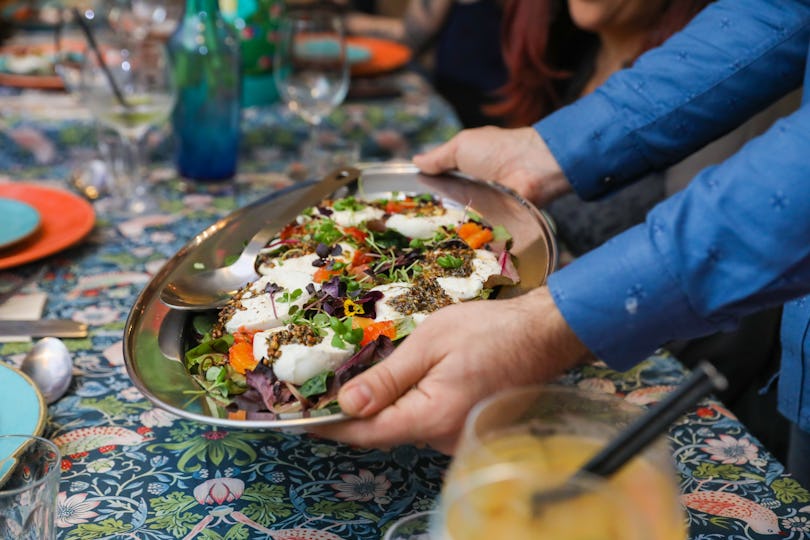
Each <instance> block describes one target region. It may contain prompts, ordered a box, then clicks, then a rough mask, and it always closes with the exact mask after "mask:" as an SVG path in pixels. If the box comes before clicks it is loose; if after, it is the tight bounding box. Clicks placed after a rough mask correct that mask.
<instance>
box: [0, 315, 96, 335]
mask: <svg viewBox="0 0 810 540" xmlns="http://www.w3.org/2000/svg"><path fill="white" fill-rule="evenodd" d="M0 336H31V337H64V338H83V337H87V325H86V324H85V323H80V322H76V321H71V320H69V319H37V320H33V321H22V320H2V319H0Z"/></svg>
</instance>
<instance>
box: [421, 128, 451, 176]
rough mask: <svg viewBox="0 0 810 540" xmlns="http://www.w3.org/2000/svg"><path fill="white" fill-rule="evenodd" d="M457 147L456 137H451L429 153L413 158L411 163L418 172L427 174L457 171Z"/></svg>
mask: <svg viewBox="0 0 810 540" xmlns="http://www.w3.org/2000/svg"><path fill="white" fill-rule="evenodd" d="M457 147H458V144H457V142H456V137H453V138H452V139H450V140H449V141H447V142H446V143H444V144H442V145H440V146H438V147H436V148H434V149H433V150H431V151H430V152H427V153H425V154H417V155H415V156H413V162H414V164H415V165H416V166H417V167H419V170H421V171H422V172H425V173H427V174H439V173H441V172H444V171H450V170H453V169H457V168H458V161H457V160H456V149H457Z"/></svg>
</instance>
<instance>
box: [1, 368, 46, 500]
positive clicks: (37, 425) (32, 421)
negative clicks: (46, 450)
mask: <svg viewBox="0 0 810 540" xmlns="http://www.w3.org/2000/svg"><path fill="white" fill-rule="evenodd" d="M12 402H13V403H12ZM47 410H48V409H47V406H46V405H45V398H43V397H42V394H41V393H40V391H39V389H38V388H37V387H36V386H35V385H34V382H33V381H32V380H31V379H30V378H29V377H28V375H26V374H25V373H23V372H21V371H19V370H18V369H15V368H13V367H11V366H10V365H8V364H6V363H5V362H0V435H41V434H42V430H43V429H44V428H45V416H46V413H47ZM17 451H18V447H17V446H16V445H15V444H14V443H13V442H12V441H3V442H2V443H0V484H2V483H3V481H4V479H5V476H6V475H7V474H8V473H9V471H10V470H11V469H12V468H13V466H14V463H15V460H14V459H8V458H9V457H13V456H14V454H15V453H16V452H17Z"/></svg>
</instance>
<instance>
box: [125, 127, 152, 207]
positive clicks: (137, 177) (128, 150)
mask: <svg viewBox="0 0 810 540" xmlns="http://www.w3.org/2000/svg"><path fill="white" fill-rule="evenodd" d="M121 150H122V152H121V165H122V166H121V174H120V178H119V181H118V196H119V197H120V198H121V199H122V202H123V203H124V205H127V204H131V203H133V202H134V199H135V198H136V197H138V196H140V195H143V194H144V193H145V192H146V186H145V185H144V182H143V160H142V159H141V144H140V140H139V139H137V138H134V137H126V136H124V137H121Z"/></svg>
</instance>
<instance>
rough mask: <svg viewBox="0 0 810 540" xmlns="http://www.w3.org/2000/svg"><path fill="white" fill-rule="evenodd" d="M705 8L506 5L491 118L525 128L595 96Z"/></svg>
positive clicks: (512, 1) (640, 1)
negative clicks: (500, 81) (502, 79)
mask: <svg viewBox="0 0 810 540" xmlns="http://www.w3.org/2000/svg"><path fill="white" fill-rule="evenodd" d="M710 1H711V0H568V1H565V0H506V1H505V4H504V16H503V28H502V46H503V55H504V60H505V63H506V66H507V68H508V70H509V81H508V82H507V83H506V85H505V86H504V87H503V88H502V89H501V90H500V92H499V94H500V95H501V96H502V97H503V100H502V101H501V102H500V103H498V104H497V105H493V106H491V107H489V108H488V109H489V111H490V112H492V113H494V114H497V115H499V116H500V117H501V118H503V123H504V124H505V126H506V127H521V126H526V125H531V124H533V123H534V122H536V121H537V120H538V119H540V118H542V117H543V116H545V115H547V114H548V113H550V112H552V111H554V110H556V109H557V108H559V107H561V106H563V105H565V104H566V103H569V102H571V101H574V100H575V99H577V98H578V97H580V96H581V95H583V94H586V93H589V92H591V91H593V90H594V89H595V88H596V87H598V86H599V85H600V84H602V83H603V82H604V81H605V80H606V79H607V78H608V77H609V76H610V75H611V74H613V73H614V72H615V71H618V70H619V69H621V68H623V67H627V66H629V65H630V64H632V63H633V62H634V61H635V60H636V58H638V57H639V56H640V55H641V54H642V53H643V52H645V51H647V50H648V49H651V48H653V47H656V46H658V45H660V44H661V43H663V42H664V40H666V38H667V37H669V36H670V35H672V34H673V33H675V32H676V31H678V30H680V29H681V28H682V27H683V26H684V25H686V23H687V22H689V20H690V19H691V18H692V17H693V16H694V15H696V14H697V13H698V12H699V11H700V10H701V9H702V8H703V7H704V6H706V5H707V4H708V3H709V2H710Z"/></svg>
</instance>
